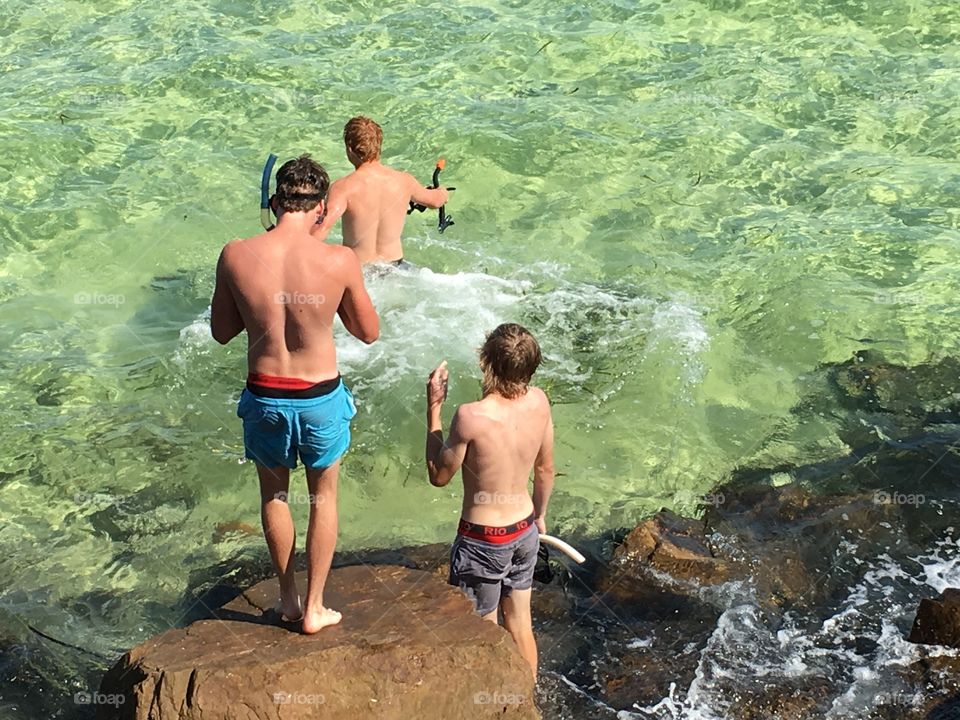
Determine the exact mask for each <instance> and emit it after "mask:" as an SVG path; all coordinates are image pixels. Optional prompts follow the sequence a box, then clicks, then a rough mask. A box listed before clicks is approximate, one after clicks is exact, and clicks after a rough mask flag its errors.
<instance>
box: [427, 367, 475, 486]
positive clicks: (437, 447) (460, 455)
mask: <svg viewBox="0 0 960 720" xmlns="http://www.w3.org/2000/svg"><path fill="white" fill-rule="evenodd" d="M448 378H449V373H448V372H447V362H446V360H444V361H443V362H442V363H440V365H439V366H438V367H437V369H436V370H434V371H433V372H432V373H430V379H429V380H427V445H426V461H427V475H428V476H429V477H430V484H431V485H433V486H435V487H443V486H444V485H446V484H447V483H449V482H450V480H451V478H453V476H454V475H456V474H457V471H458V470H459V469H460V466H461V465H463V459H464V457H466V454H467V440H466V438H464V436H463V433H462V431H461V426H462V424H463V423H462V420H461V412H460V409H459V408H458V409H457V412H456V413H454V415H453V421H452V422H451V423H450V436H449V437H448V438H447V440H446V442H444V439H443V419H442V417H441V411H442V410H443V401H444V400H446V398H447V381H448Z"/></svg>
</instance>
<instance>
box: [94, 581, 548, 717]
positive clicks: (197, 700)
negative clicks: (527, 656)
mask: <svg viewBox="0 0 960 720" xmlns="http://www.w3.org/2000/svg"><path fill="white" fill-rule="evenodd" d="M297 580H298V583H299V586H300V588H301V592H305V589H306V577H305V574H304V573H300V574H298V578H297ZM277 594H278V588H277V582H276V579H272V580H268V581H265V582H262V583H260V584H258V585H255V586H254V587H252V588H250V589H249V590H247V591H246V592H245V593H243V595H241V596H240V597H238V598H236V599H235V600H233V601H232V602H230V603H229V604H227V605H225V606H224V607H223V608H221V609H220V610H219V611H218V613H217V615H218V619H213V620H201V621H198V622H195V623H193V624H192V625H190V626H188V627H186V628H178V629H174V630H169V631H167V632H165V633H163V634H161V635H158V636H157V637H155V638H152V639H151V640H148V641H147V642H145V643H143V644H142V645H139V646H138V647H135V648H133V649H132V650H131V651H130V652H128V653H127V654H126V655H124V656H123V657H122V658H121V659H120V660H119V661H118V662H117V664H116V665H115V666H114V667H113V668H112V669H111V670H110V671H109V672H108V673H107V674H106V675H105V676H104V679H103V682H102V683H101V686H100V693H101V696H102V699H104V700H106V701H110V700H111V699H112V700H113V704H107V703H106V702H104V703H101V704H99V705H98V715H97V717H98V718H104V719H110V720H174V719H176V720H200V719H201V718H202V720H228V719H229V720H235V719H237V718H243V719H248V718H249V719H253V718H256V719H257V720H261V719H263V720H266V719H271V720H273V719H280V718H283V719H284V720H286V719H288V718H307V717H309V718H335V719H340V718H342V719H343V720H357V719H358V718H389V719H393V718H396V719H397V720H400V719H402V720H410V718H417V719H418V720H431V719H432V718H436V719H437V720H439V719H441V718H443V720H456V719H458V718H464V719H466V718H469V719H470V720H480V719H482V718H503V719H510V720H513V719H516V720H520V719H524V720H526V719H528V718H529V719H533V718H539V714H538V712H537V709H536V707H535V705H534V702H533V697H534V687H533V678H532V676H531V675H530V672H529V670H528V668H527V666H526V664H525V663H524V661H523V659H522V658H521V657H520V655H519V653H518V652H517V650H516V647H515V645H514V643H513V641H512V639H511V638H510V636H509V635H508V634H507V633H506V632H505V631H504V630H502V629H501V628H499V627H496V626H495V625H493V624H492V623H489V622H486V621H484V620H481V619H480V618H479V617H478V616H476V615H475V614H474V613H473V611H472V608H471V606H470V603H469V602H468V601H467V599H466V598H464V597H463V596H462V595H461V593H460V592H459V591H458V590H457V589H456V588H452V587H450V586H448V585H446V584H445V583H444V582H443V580H442V579H440V578H438V577H437V576H436V575H432V574H430V573H426V572H422V571H419V570H411V569H408V568H403V567H396V566H383V565H360V566H352V567H345V568H339V569H335V570H333V571H332V573H331V575H330V579H329V581H328V583H327V592H326V603H327V604H328V605H329V606H331V607H333V608H336V609H338V610H340V611H342V612H343V622H342V623H341V625H339V626H337V627H333V628H327V629H324V630H323V631H321V632H320V633H319V634H317V635H314V636H305V635H300V634H299V633H298V632H296V631H295V630H292V629H289V628H285V627H281V626H280V625H279V623H278V619H277V617H276V615H275V613H274V612H273V611H272V610H271V609H270V608H272V607H273V605H274V603H275V602H276V598H277Z"/></svg>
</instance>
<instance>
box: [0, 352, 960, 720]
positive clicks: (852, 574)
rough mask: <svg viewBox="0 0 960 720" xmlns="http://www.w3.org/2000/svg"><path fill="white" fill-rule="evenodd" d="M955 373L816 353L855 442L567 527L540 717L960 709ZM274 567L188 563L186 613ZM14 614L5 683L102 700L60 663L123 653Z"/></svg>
mask: <svg viewBox="0 0 960 720" xmlns="http://www.w3.org/2000/svg"><path fill="white" fill-rule="evenodd" d="M958 377H960V365H958V363H956V362H955V361H953V360H945V361H941V362H937V363H928V364H923V365H920V366H916V367H913V368H904V367H900V366H894V365H889V364H887V363H885V362H884V361H883V360H882V358H879V357H876V356H874V355H872V354H870V353H860V354H858V355H857V356H855V357H854V358H852V359H851V360H850V361H848V362H846V363H841V364H838V365H833V366H826V367H823V368H820V369H819V370H818V371H816V373H813V374H812V376H811V377H810V378H808V379H807V383H808V386H809V393H808V394H807V395H806V396H805V397H804V399H803V400H802V401H801V402H800V403H799V404H798V406H797V408H796V409H795V414H796V417H797V418H800V419H801V420H807V419H811V418H818V417H819V418H823V417H830V418H833V419H835V420H836V419H840V421H841V422H840V423H839V426H840V428H841V429H840V435H841V437H842V439H843V442H844V443H846V445H847V446H848V447H850V448H852V450H851V452H849V453H848V454H845V455H843V456H839V457H833V458H830V459H827V460H823V461H820V462H814V463H810V464H808V465H803V466H790V465H773V466H770V467H765V468H759V467H753V468H745V469H743V470H740V471H738V472H736V473H734V474H733V476H732V477H730V478H729V479H728V480H727V481H726V482H724V483H723V484H722V485H719V486H717V487H715V488H714V489H713V490H712V491H711V492H710V494H709V495H707V496H704V497H703V498H702V503H701V505H700V508H699V511H698V512H697V513H696V516H695V517H681V516H679V515H676V514H674V513H672V512H669V511H662V512H660V513H658V514H656V515H655V516H654V517H652V518H648V519H647V520H645V521H643V522H642V523H640V524H639V525H638V526H636V527H634V528H624V529H622V530H612V531H609V532H607V533H606V534H604V535H603V536H600V537H588V538H584V537H580V538H568V539H570V540H571V541H572V542H573V543H574V544H575V545H576V546H577V547H578V548H580V549H581V550H583V551H584V553H585V554H586V555H587V556H588V561H587V563H586V564H585V565H583V566H573V565H570V564H567V563H566V562H565V561H563V560H558V559H556V558H555V559H553V560H552V562H551V566H552V570H553V575H554V577H553V580H552V581H551V582H549V583H546V584H544V583H539V584H538V585H537V586H536V590H535V593H534V620H535V629H536V632H537V637H538V641H539V645H540V650H541V677H540V682H539V684H538V687H537V690H536V701H537V706H538V708H539V712H540V713H541V715H542V717H543V718H545V719H547V720H561V719H564V720H566V719H567V718H569V719H571V720H582V719H596V720H614V719H615V720H634V719H638V720H639V719H644V720H645V719H648V718H649V719H655V720H668V719H669V720H679V719H687V718H691V719H692V718H723V719H724V720H727V719H730V720H754V719H757V720H759V719H760V718H764V719H766V720H770V719H776V720H813V719H815V718H857V719H858V720H864V719H866V720H892V719H893V718H898V719H899V720H945V719H946V718H950V717H960V702H958V698H960V656H958V655H960V653H958V651H957V650H955V649H953V648H950V647H948V645H956V644H957V639H958V636H960V630H958V628H960V620H958V617H960V602H957V600H958V596H957V595H956V594H955V593H952V592H949V591H948V588H949V587H950V585H951V583H956V582H957V581H958V580H960V558H958V555H960V553H958V550H960V542H958V540H960V532H958V530H960V526H958V525H957V523H956V520H955V518H956V514H957V507H958V504H960V487H958V485H957V482H956V478H957V477H960V453H958V452H957V450H956V447H957V446H958V445H960V394H958V393H957V392H956V391H955V383H956V382H957V378H958ZM447 553H448V546H447V545H446V544H440V545H431V546H425V547H418V548H405V549H399V550H379V551H361V552H352V553H341V554H338V556H337V559H336V562H335V565H336V566H337V567H340V568H349V567H359V568H369V567H370V566H394V567H395V568H408V569H409V570H411V571H418V572H425V573H428V574H430V575H432V576H433V580H435V586H442V585H443V581H444V579H445V576H446V562H447ZM955 559H956V560H955ZM338 572H345V571H344V570H340V571H338ZM347 572H348V574H349V571H347ZM269 575H270V569H269V565H268V562H267V560H266V558H265V557H264V558H262V559H260V560H258V561H256V562H249V561H246V562H243V563H239V564H238V563H227V564H224V565H223V566H220V567H214V568H210V569H209V570H208V571H207V572H205V573H204V574H203V576H202V577H193V578H191V586H192V587H193V591H191V592H190V593H189V594H188V595H187V596H185V597H184V602H183V607H184V610H185V612H184V616H183V621H182V624H183V625H188V624H189V623H191V622H194V621H201V622H203V621H209V620H210V619H211V618H212V617H214V616H213V615H212V614H211V613H210V612H208V611H207V610H205V609H204V608H216V607H220V606H222V605H228V604H229V603H230V602H231V601H234V602H236V601H237V598H241V597H242V596H243V594H244V592H245V591H247V590H248V588H250V587H251V586H253V585H254V584H256V583H257V582H258V581H261V580H262V579H263V578H266V577H269ZM224 578H229V580H224ZM365 589H367V588H366V587H365V586H364V585H363V584H362V583H358V587H354V588H352V589H351V592H355V593H359V594H362V593H361V592H360V591H363V590H365ZM943 591H947V592H946V593H945V594H943V595H942V597H941V593H942V592H943ZM359 594H358V595H357V597H359ZM228 607H229V605H228ZM264 607H265V606H264ZM918 607H919V608H921V612H920V618H919V620H918V622H917V624H916V627H914V619H915V616H916V615H917V609H918ZM460 620H463V618H461V619H460ZM460 620H458V621H457V623H454V624H458V623H459V622H460ZM7 625H8V627H13V625H11V624H7ZM17 633H18V634H14V635H13V636H12V638H11V642H8V643H7V645H8V646H10V645H11V644H19V647H22V648H26V649H27V650H26V651H25V652H19V653H12V652H8V653H6V654H5V655H4V657H3V666H2V667H3V669H4V672H5V675H6V679H7V680H8V686H9V687H14V688H20V689H22V692H23V696H24V697H25V698H26V697H31V698H36V700H35V701H32V702H31V705H35V707H36V708H38V712H40V713H41V714H42V713H44V712H46V715H45V716H47V717H78V718H80V717H92V716H93V710H92V708H90V707H80V708H77V707H76V706H75V705H72V706H71V707H70V708H69V709H64V707H63V703H62V702H61V703H59V705H58V701H57V698H56V697H52V695H53V693H52V692H50V689H51V688H56V692H57V693H60V694H61V695H62V694H64V691H65V690H67V691H69V689H68V688H65V687H64V683H63V681H62V679H61V678H62V673H61V674H60V675H58V669H59V668H61V667H64V666H69V665H70V664H71V663H72V664H73V665H74V666H80V667H85V668H86V673H87V676H88V677H90V678H93V677H97V679H99V676H100V675H102V673H103V671H104V670H105V669H106V667H107V664H108V659H106V658H97V659H91V657H89V656H81V655H79V654H78V653H77V650H76V649H71V648H68V647H59V646H54V645H52V644H51V643H49V642H47V641H45V640H44V639H42V638H37V637H32V636H30V634H29V633H24V632H23V631H22V630H19V631H17ZM908 637H909V638H911V639H912V640H915V641H917V642H922V643H934V644H914V643H911V642H909V641H908ZM939 643H943V644H942V645H941V644H939ZM15 646H16V645H15ZM486 652H487V650H484V651H483V653H486ZM112 660H113V659H109V662H112ZM107 677H108V678H109V677H111V676H110V675H109V674H108V675H107ZM424 677H426V675H425V676H424ZM442 677H443V676H442V674H441V678H442ZM11 678H12V680H11ZM334 680H335V678H333V677H331V682H334ZM111 683H112V681H107V682H105V684H104V685H103V686H102V688H101V690H102V691H108V690H109V691H115V690H116V687H117V686H116V684H115V683H113V684H111ZM488 684H489V683H488ZM79 685H80V683H76V684H74V685H73V686H72V687H77V686H79ZM95 686H96V685H95V684H94V685H89V684H88V685H86V687H95ZM444 690H445V688H444V686H442V685H437V686H436V687H435V688H433V690H431V692H436V693H443V692H444ZM285 691H287V692H294V693H295V692H301V691H300V690H296V689H292V690H289V689H288V690H285ZM303 692H304V693H307V692H308V691H307V689H306V688H305V689H304V690H303ZM477 692H480V690H478V691H477ZM483 692H491V693H492V695H491V696H496V692H497V691H496V688H486V687H485V688H483ZM504 697H506V691H504ZM501 699H502V698H501ZM508 699H509V698H508ZM508 705H509V703H508ZM345 707H346V706H345ZM424 707H429V703H428V704H427V705H425V706H424ZM531 707H532V706H530V705H528V706H524V708H525V709H524V712H526V711H528V710H530V709H531ZM328 709H329V708H328ZM488 709H489V708H488ZM448 715H449V712H448ZM318 716H322V715H318ZM333 716H334V715H331V717H333ZM370 716H371V717H374V716H376V714H372V715H370ZM383 716H384V717H388V716H389V715H383ZM450 716H451V717H454V716H456V715H450ZM130 717H134V716H130ZM156 717H160V716H159V715H157V716H156ZM164 717H166V715H164ZM425 717H426V716H425ZM518 717H519V716H518Z"/></svg>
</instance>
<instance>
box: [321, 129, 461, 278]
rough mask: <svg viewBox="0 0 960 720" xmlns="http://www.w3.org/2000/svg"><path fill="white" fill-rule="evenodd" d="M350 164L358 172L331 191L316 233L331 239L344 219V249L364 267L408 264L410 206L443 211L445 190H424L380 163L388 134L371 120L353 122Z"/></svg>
mask: <svg viewBox="0 0 960 720" xmlns="http://www.w3.org/2000/svg"><path fill="white" fill-rule="evenodd" d="M343 142H344V145H345V146H346V151H347V158H348V159H349V160H350V162H351V164H352V165H353V167H354V168H355V170H354V171H353V172H352V173H350V174H349V175H347V176H345V177H342V178H340V179H339V180H337V181H336V182H334V183H333V185H332V186H331V187H330V199H329V204H328V208H327V214H326V217H325V218H324V219H323V221H322V222H321V224H320V225H318V226H317V228H316V229H315V230H314V233H315V234H316V235H319V236H324V237H325V236H326V234H327V233H328V232H329V231H330V229H331V228H332V227H333V225H334V223H336V222H337V220H339V219H340V218H341V217H342V218H343V244H344V245H346V246H347V247H349V248H352V249H353V251H354V252H355V253H356V254H357V257H358V258H359V259H360V262H361V263H364V264H366V263H372V262H385V263H394V264H397V265H399V264H401V263H403V246H402V244H401V242H400V235H401V233H402V232H403V226H404V223H405V222H406V219H407V210H408V208H409V207H410V204H411V203H413V204H415V205H422V206H425V207H429V208H441V207H443V205H444V204H446V202H447V199H448V197H449V193H448V192H447V190H446V188H442V187H435V188H425V187H424V186H423V185H422V184H421V183H420V181H418V180H417V179H416V178H415V177H414V176H413V175H411V174H409V173H405V172H401V171H399V170H394V169H393V168H390V167H387V166H386V165H384V164H382V163H381V162H380V150H381V145H382V143H383V131H382V130H381V129H380V126H379V125H378V124H377V123H375V122H374V121H373V120H371V119H370V118H367V117H363V116H358V117H355V118H352V119H351V120H350V121H349V122H348V123H347V124H346V126H345V127H344V129H343Z"/></svg>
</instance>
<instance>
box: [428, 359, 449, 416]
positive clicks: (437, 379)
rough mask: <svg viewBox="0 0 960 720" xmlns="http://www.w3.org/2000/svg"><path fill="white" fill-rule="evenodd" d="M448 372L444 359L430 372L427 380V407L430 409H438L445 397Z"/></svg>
mask: <svg viewBox="0 0 960 720" xmlns="http://www.w3.org/2000/svg"><path fill="white" fill-rule="evenodd" d="M449 378H450V373H449V372H447V361H446V360H444V361H443V362H442V363H440V364H439V365H438V366H437V367H436V369H435V370H434V371H433V372H432V373H430V378H429V379H428V380H427V408H428V409H430V410H434V409H438V408H439V407H440V406H441V405H443V401H444V400H446V399H447V383H448V382H449Z"/></svg>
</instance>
